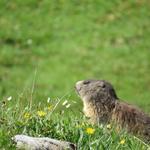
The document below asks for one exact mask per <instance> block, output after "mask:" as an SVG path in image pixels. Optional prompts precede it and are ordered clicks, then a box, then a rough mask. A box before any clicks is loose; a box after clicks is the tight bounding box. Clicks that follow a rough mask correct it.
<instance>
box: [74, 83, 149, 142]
mask: <svg viewBox="0 0 150 150" xmlns="http://www.w3.org/2000/svg"><path fill="white" fill-rule="evenodd" d="M76 91H77V92H78V94H79V96H80V97H81V99H82V100H83V105H84V108H83V112H84V114H85V115H86V116H87V117H89V118H90V121H91V123H110V122H113V123H115V124H116V125H117V126H118V127H119V128H125V129H127V131H128V132H130V133H133V134H135V135H140V136H142V137H144V138H145V139H146V140H147V141H148V142H150V117H149V116H148V115H147V114H145V113H144V112H142V111H141V110H139V109H138V108H136V107H134V106H132V105H129V104H127V103H125V102H121V101H119V98H118V97H117V95H116V92H115V90H114V88H113V86H112V85H111V84H110V83H108V82H106V81H104V80H85V81H79V82H77V83H76Z"/></svg>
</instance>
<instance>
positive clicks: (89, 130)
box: [86, 128, 95, 134]
mask: <svg viewBox="0 0 150 150" xmlns="http://www.w3.org/2000/svg"><path fill="white" fill-rule="evenodd" d="M94 132H95V129H93V128H87V129H86V133H87V134H94Z"/></svg>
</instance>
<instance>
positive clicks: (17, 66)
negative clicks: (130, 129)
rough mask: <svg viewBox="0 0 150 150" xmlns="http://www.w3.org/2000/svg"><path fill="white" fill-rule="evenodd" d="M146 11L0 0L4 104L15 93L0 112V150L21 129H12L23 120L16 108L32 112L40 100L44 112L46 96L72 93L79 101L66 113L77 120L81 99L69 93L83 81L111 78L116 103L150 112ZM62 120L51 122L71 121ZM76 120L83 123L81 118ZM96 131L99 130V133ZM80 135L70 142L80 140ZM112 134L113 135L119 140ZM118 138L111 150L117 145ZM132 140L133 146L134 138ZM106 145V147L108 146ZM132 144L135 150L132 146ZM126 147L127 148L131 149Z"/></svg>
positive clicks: (117, 5)
mask: <svg viewBox="0 0 150 150" xmlns="http://www.w3.org/2000/svg"><path fill="white" fill-rule="evenodd" d="M149 9H150V6H149V3H148V1H147V0H143V1H132V0H127V1H123V0H120V1H119V0H114V1H107V2H106V1H104V0H101V1H98V0H94V1H91V0H86V1H84V0H81V1H75V0H71V1H67V0H66V1H65V0H57V1H55V2H52V1H49V0H40V1H37V0H26V1H19V0H14V1H7V0H3V1H0V29H1V30H0V85H1V86H0V99H1V105H2V102H3V101H6V102H7V98H8V97H10V96H12V101H11V103H10V104H9V105H10V106H9V107H8V106H7V107H6V109H5V111H3V112H2V110H1V111H0V114H1V116H0V120H2V122H3V119H4V120H6V122H7V123H5V122H3V124H0V127H1V128H0V130H1V133H0V139H1V141H0V145H1V147H3V148H5V146H6V145H7V144H8V143H9V142H8V141H9V139H10V137H11V136H13V135H15V134H18V133H22V132H23V131H24V128H25V126H23V128H21V129H20V130H19V129H18V128H17V127H18V126H17V125H16V123H17V122H18V121H19V122H22V121H23V118H22V116H23V114H22V116H20V117H19V118H20V119H19V120H18V114H13V113H12V111H13V109H15V108H16V105H17V106H18V107H21V108H22V109H18V110H17V113H19V112H20V111H22V110H24V109H25V108H26V107H27V106H28V107H30V105H31V106H32V109H31V110H30V111H31V112H35V111H37V106H38V105H39V103H41V105H40V106H41V109H43V108H45V104H46V101H47V98H48V97H50V98H51V99H57V98H60V97H62V95H65V94H66V93H69V95H67V96H66V97H65V99H67V100H70V101H76V102H77V103H76V104H74V103H72V105H71V106H72V107H71V109H67V111H68V113H70V111H73V112H75V113H73V114H72V118H74V119H73V120H75V119H77V116H82V115H81V114H80V112H81V109H82V105H80V104H81V101H80V100H79V98H78V97H77V96H76V94H75V92H74V90H73V87H74V84H75V82H76V81H78V80H82V79H87V78H96V79H105V80H108V81H110V82H111V83H112V84H113V85H114V87H115V89H116V90H117V94H118V96H119V97H120V98H121V99H123V100H125V101H128V102H130V103H132V104H135V105H137V106H139V107H140V108H142V109H143V110H144V111H145V112H147V113H149V112H150V109H149V108H150V101H149V98H150V93H149V92H148V91H149V90H150V76H149V74H150V61H149V58H150V51H149V48H150V43H149V41H150V36H149V34H150V28H149V26H150V21H149V17H150V15H149ZM33 85H34V87H33ZM32 91H34V92H32ZM18 100H19V102H18V104H16V103H17V101H18ZM31 100H32V103H31ZM1 107H2V106H1ZM61 109H62V106H59V109H58V111H59V110H61ZM8 111H9V113H7V114H6V112H8ZM2 114H3V115H2ZM56 114H57V113H55V114H53V115H56ZM65 116H66V117H64V118H62V123H61V120H60V122H59V121H58V122H57V120H56V122H57V123H58V124H59V123H60V124H62V126H63V124H64V123H63V120H66V122H70V121H67V120H68V119H69V116H70V114H69V115H67V114H66V115H65ZM35 120H36V119H34V121H35ZM58 120H59V119H58ZM77 120H79V122H80V121H81V120H82V119H81V120H80V119H77ZM31 122H32V121H29V124H30V123H31ZM37 122H38V121H37ZM52 122H55V121H54V120H52ZM56 122H55V123H56ZM73 124H74V123H73V122H72V123H71V125H70V128H71V132H72V133H74V134H75V135H77V131H73V130H74V126H73ZM42 126H44V125H43V124H42ZM67 126H69V125H68V124H67V125H66V128H67ZM11 127H13V128H11ZM51 127H53V126H51ZM94 128H96V127H94ZM8 129H9V130H8ZM48 129H49V128H48ZM6 131H9V133H7V132H6ZM96 131H97V132H98V133H99V132H102V130H100V131H98V128H96ZM30 132H31V134H30ZM54 132H55V129H54V131H52V133H53V134H54ZM75 132H76V133H75ZM23 133H27V134H30V135H38V133H39V134H41V135H42V130H41V128H40V129H39V131H38V133H37V134H36V132H35V131H33V129H29V128H28V129H27V130H26V132H23ZM67 133H68V132H67ZM98 133H96V135H92V136H93V137H92V139H93V138H95V139H97V137H99V136H98ZM64 134H65V133H64ZM43 135H44V133H43ZM45 135H46V134H45ZM79 135H80V134H79ZM79 135H78V136H76V137H75V136H72V138H73V139H68V140H71V141H73V142H75V143H78V142H77V140H80V138H79ZM100 135H102V134H100ZM106 135H108V134H106ZM125 135H126V134H125ZM49 136H50V135H49ZM114 136H116V137H115V138H117V135H114ZM54 137H56V136H55V135H54ZM57 137H59V138H61V137H62V136H61V135H59V136H57ZM65 137H66V136H65ZM129 137H130V136H129ZM70 138H71V137H70ZM105 138H106V137H105ZM105 138H104V139H105ZM107 138H108V136H107ZM110 138H111V136H110ZM115 138H113V140H114V139H115ZM127 138H128V136H127ZM63 139H64V138H63ZM85 139H87V138H85ZM104 139H103V140H104ZM131 139H133V137H131ZM99 140H100V139H99ZM108 140H109V138H108ZM104 141H106V140H104ZM118 141H119V140H117V141H116V144H114V147H115V146H116V147H117V146H118V145H117V142H118ZM7 142H8V143H7ZM99 142H100V141H99ZM109 142H110V141H109ZM109 142H108V143H109ZM131 142H133V145H134V144H135V145H136V146H137V145H138V141H136V140H134V139H133V140H131ZM81 143H82V142H81ZM83 143H84V142H83ZM83 143H82V144H83ZM108 143H107V142H106V143H104V146H109V144H108ZM110 143H111V142H110ZM127 143H128V142H127ZM140 144H141V143H140ZM99 145H100V144H99ZM102 145H103V144H102ZM131 145H132V144H131ZM133 145H132V146H131V147H132V148H133V149H134V148H135V147H136V146H135V145H134V146H133ZM9 146H11V144H10V145H9V144H8V147H9ZM112 146H113V145H112ZM110 147H111V146H110ZM127 148H128V149H130V147H129V145H127V147H126V149H127ZM132 148H131V149H132ZM101 149H102V148H101ZM105 149H106V148H105ZM111 149H115V148H112V147H111ZM137 149H138V148H137Z"/></svg>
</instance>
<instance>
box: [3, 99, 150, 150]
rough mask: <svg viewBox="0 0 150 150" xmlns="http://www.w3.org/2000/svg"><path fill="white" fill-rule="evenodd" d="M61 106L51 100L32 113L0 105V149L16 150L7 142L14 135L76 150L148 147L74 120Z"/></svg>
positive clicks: (110, 130)
mask: <svg viewBox="0 0 150 150" xmlns="http://www.w3.org/2000/svg"><path fill="white" fill-rule="evenodd" d="M63 102H64V99H57V100H51V101H50V102H48V103H45V104H44V105H45V106H44V107H41V106H40V104H39V105H38V107H37V108H34V109H33V108H32V109H31V108H30V106H27V107H25V108H22V107H21V106H20V105H19V101H18V103H17V104H16V106H15V107H11V103H12V101H6V103H5V104H4V103H3V106H2V110H1V116H2V118H1V120H0V121H1V129H0V137H1V141H0V147H1V148H5V149H15V144H14V143H13V142H12V141H11V140H10V139H11V137H13V136H14V135H16V134H25V135H30V136H35V137H50V138H56V139H60V140H65V141H70V142H73V143H75V144H76V145H77V148H78V149H79V150H91V149H94V150H96V149H97V150H98V149H101V150H106V149H107V150H109V149H110V150H111V149H115V150H116V149H118V150H120V149H121V150H126V149H133V150H137V149H140V150H146V149H147V148H148V147H149V146H148V145H147V144H146V143H144V142H142V141H141V140H139V139H137V138H135V137H133V136H131V135H128V134H127V133H126V132H125V131H121V132H120V131H117V129H116V128H115V127H113V126H112V125H106V126H105V125H103V126H102V125H99V126H96V125H95V126H93V125H91V124H88V123H87V120H86V118H84V117H83V116H82V115H81V114H80V116H75V114H76V112H75V111H72V112H71V111H68V110H67V109H68V108H66V106H67V105H68V104H65V105H63ZM70 103H71V102H69V104H70ZM59 105H61V107H62V109H61V111H60V110H59V109H57V106H59ZM71 107H72V105H71V106H70V108H71ZM21 110H22V111H21ZM55 111H56V112H57V113H55ZM58 112H59V113H58ZM62 116H64V117H62ZM66 116H68V117H66ZM6 131H7V132H6Z"/></svg>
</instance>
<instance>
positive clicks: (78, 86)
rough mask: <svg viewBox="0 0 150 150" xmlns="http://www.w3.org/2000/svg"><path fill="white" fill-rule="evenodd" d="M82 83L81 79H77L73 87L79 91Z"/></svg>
mask: <svg viewBox="0 0 150 150" xmlns="http://www.w3.org/2000/svg"><path fill="white" fill-rule="evenodd" d="M82 84H83V81H78V82H76V85H75V88H76V89H77V90H78V91H80V89H81V85H82Z"/></svg>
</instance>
